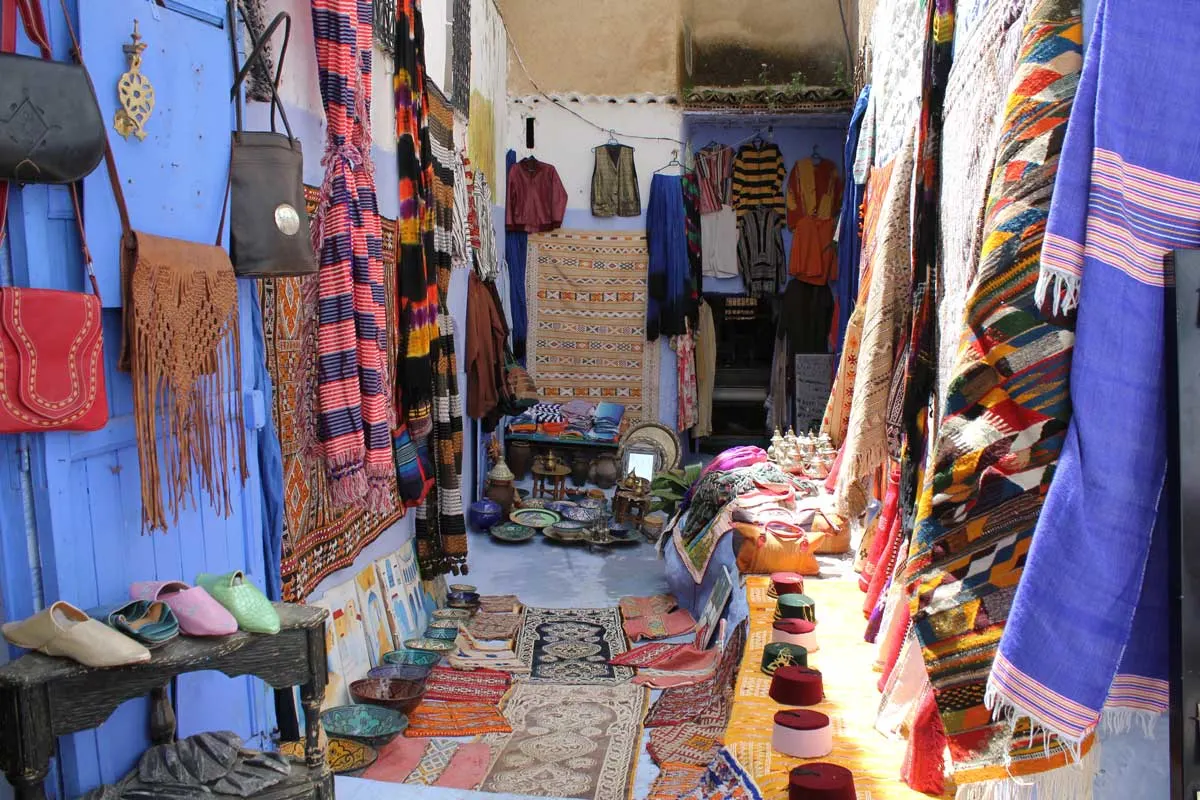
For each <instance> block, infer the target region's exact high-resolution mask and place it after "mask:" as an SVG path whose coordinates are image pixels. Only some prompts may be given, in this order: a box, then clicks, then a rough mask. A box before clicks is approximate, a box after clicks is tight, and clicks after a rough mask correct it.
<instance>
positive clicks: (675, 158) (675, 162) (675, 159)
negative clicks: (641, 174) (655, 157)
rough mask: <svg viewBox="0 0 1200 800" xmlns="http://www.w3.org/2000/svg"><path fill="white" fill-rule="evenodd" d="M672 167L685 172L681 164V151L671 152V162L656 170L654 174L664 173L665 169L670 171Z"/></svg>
mask: <svg viewBox="0 0 1200 800" xmlns="http://www.w3.org/2000/svg"><path fill="white" fill-rule="evenodd" d="M671 167H679V169H680V171H682V170H683V164H681V163H680V162H679V151H678V150H672V151H671V160H670V161H668V162H667V163H665V164H663V165H662V166H661V167H659V168H658V169H656V170H654V173H653V174H655V175H657V174H658V173H660V172H662V171H663V170H664V169H670V168H671Z"/></svg>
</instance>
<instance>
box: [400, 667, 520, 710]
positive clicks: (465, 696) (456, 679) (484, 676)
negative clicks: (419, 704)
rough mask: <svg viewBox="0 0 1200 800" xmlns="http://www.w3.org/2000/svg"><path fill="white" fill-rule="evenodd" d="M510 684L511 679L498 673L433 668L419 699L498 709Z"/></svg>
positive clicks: (488, 670) (503, 673) (502, 673)
mask: <svg viewBox="0 0 1200 800" xmlns="http://www.w3.org/2000/svg"><path fill="white" fill-rule="evenodd" d="M511 683H512V676H511V675H509V674H508V673H507V672H500V671H499V670H494V669H473V670H463V669H451V668H448V667H434V668H433V672H431V673H430V674H429V679H428V680H427V681H426V682H425V694H424V695H422V699H424V700H447V701H459V702H464V703H492V704H493V705H499V703H500V701H501V700H503V699H504V694H505V693H506V692H507V691H508V687H509V685H510V684H511Z"/></svg>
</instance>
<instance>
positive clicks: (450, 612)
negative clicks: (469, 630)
mask: <svg viewBox="0 0 1200 800" xmlns="http://www.w3.org/2000/svg"><path fill="white" fill-rule="evenodd" d="M433 618H434V619H437V620H448V619H449V620H468V619H470V618H471V612H470V611H464V610H463V609H461V608H439V609H438V610H437V611H434V612H433Z"/></svg>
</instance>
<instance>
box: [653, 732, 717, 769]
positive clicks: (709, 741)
mask: <svg viewBox="0 0 1200 800" xmlns="http://www.w3.org/2000/svg"><path fill="white" fill-rule="evenodd" d="M724 742H725V724H724V723H722V722H684V723H681V724H679V725H667V726H665V727H662V728H655V729H653V730H652V731H650V741H649V742H648V743H647V745H646V751H647V752H648V753H650V758H652V759H654V763H655V764H667V763H672V762H677V763H681V764H694V765H696V766H701V765H704V764H708V763H709V762H711V761H712V759H713V757H714V756H715V755H716V754H717V750H719V749H720V748H721V745H722V744H724Z"/></svg>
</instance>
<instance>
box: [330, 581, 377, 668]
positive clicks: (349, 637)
mask: <svg viewBox="0 0 1200 800" xmlns="http://www.w3.org/2000/svg"><path fill="white" fill-rule="evenodd" d="M322 599H323V601H324V602H325V603H328V605H327V606H326V607H327V608H329V613H330V614H332V615H333V630H334V636H335V637H336V639H337V648H338V657H339V658H340V659H341V662H342V677H343V678H344V679H345V681H346V684H347V685H349V684H350V683H351V682H352V681H356V680H358V679H359V678H365V677H366V675H367V670H369V669H371V657H370V655H369V654H368V649H367V635H366V632H365V627H364V624H363V616H362V611H361V605H360V604H359V602H358V591H357V590H356V588H355V586H354V581H347V582H346V583H342V584H339V585H337V586H334V587H331V588H330V589H328V590H326V592H325V595H324V597H323V598H322Z"/></svg>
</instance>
